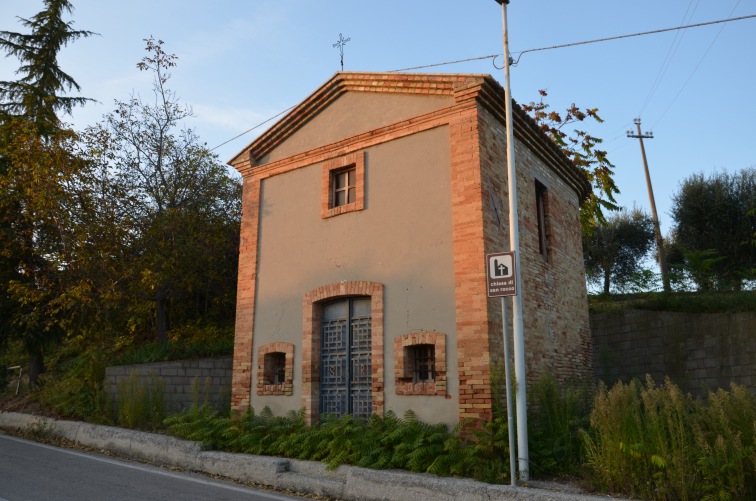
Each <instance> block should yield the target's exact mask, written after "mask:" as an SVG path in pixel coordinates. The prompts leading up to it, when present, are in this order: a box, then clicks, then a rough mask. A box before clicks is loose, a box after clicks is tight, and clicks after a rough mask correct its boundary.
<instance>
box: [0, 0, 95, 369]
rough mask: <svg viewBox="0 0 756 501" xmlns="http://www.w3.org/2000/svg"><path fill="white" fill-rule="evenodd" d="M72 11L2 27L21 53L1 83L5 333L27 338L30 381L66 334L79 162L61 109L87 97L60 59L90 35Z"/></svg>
mask: <svg viewBox="0 0 756 501" xmlns="http://www.w3.org/2000/svg"><path fill="white" fill-rule="evenodd" d="M71 10H72V7H71V4H70V3H69V2H68V1H67V0H46V1H45V9H44V10H42V11H41V12H39V13H38V14H37V15H35V16H34V17H32V18H31V19H21V23H22V24H23V25H24V26H26V27H28V28H30V29H31V33H29V34H21V33H15V32H8V31H3V32H0V48H2V49H3V50H4V51H5V52H6V55H7V56H10V55H13V56H16V57H17V58H18V59H19V61H20V67H19V69H18V70H17V74H20V75H21V78H20V79H19V80H18V81H2V82H0V265H2V272H0V296H1V297H2V299H1V300H0V308H2V311H0V317H2V320H0V336H2V339H8V338H9V337H16V338H18V339H20V340H21V341H22V344H23V345H24V347H25V348H26V351H27V352H28V355H29V361H30V372H29V376H30V381H31V382H32V383H34V382H35V381H36V379H37V376H38V375H39V374H41V373H42V372H43V371H44V368H45V367H44V353H45V349H46V348H47V347H48V346H49V345H50V344H52V343H54V342H55V341H56V340H58V339H59V338H60V337H61V335H62V332H63V328H62V324H61V322H60V319H61V318H62V315H63V312H62V311H61V310H60V308H59V306H57V305H56V301H57V299H58V298H59V293H60V285H61V283H62V279H63V277H64V276H65V273H66V269H67V267H68V264H69V263H70V259H69V256H68V255H67V251H68V249H69V247H68V243H69V242H70V238H69V235H70V226H69V225H68V216H69V214H70V213H69V212H68V211H67V206H68V205H70V204H69V203H68V202H67V196H68V192H67V191H66V186H67V183H69V182H70V181H71V179H73V177H75V176H76V175H77V173H76V171H77V169H78V168H79V167H80V165H81V163H80V162H79V161H78V159H76V158H74V157H73V156H72V155H71V154H70V152H71V151H72V149H71V147H72V143H73V141H75V135H74V134H73V133H72V132H71V131H68V130H64V129H62V128H61V122H60V120H59V118H58V115H57V113H58V112H60V111H63V112H70V111H71V110H72V108H73V106H75V105H77V104H82V103H84V102H85V101H86V99H85V98H81V97H67V96H64V95H63V93H64V92H65V91H67V90H71V89H72V88H74V89H76V90H78V89H79V87H78V85H77V84H76V82H75V81H74V80H73V78H72V77H71V76H69V75H68V74H66V73H64V72H63V71H62V70H61V68H60V67H59V66H58V62H57V54H58V52H59V51H60V49H61V48H62V47H65V46H66V45H67V44H68V43H70V42H72V41H74V40H76V39H78V38H80V37H84V36H89V35H90V34H91V33H90V32H86V31H76V30H73V29H71V26H72V23H66V22H64V21H63V20H62V16H63V15H64V14H65V13H70V12H71ZM2 339H0V342H2Z"/></svg>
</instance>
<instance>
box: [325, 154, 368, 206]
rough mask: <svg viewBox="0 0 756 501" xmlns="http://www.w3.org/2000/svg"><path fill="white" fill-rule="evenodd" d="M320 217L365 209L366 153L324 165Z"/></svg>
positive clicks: (337, 159) (340, 158)
mask: <svg viewBox="0 0 756 501" xmlns="http://www.w3.org/2000/svg"><path fill="white" fill-rule="evenodd" d="M322 194H323V195H322V199H321V202H320V216H321V217H322V218H323V219H326V218H329V217H333V216H338V215H339V214H345V213H347V212H354V211H361V210H363V209H364V208H365V152H364V151H361V152H359V153H351V154H349V155H344V156H342V157H339V158H336V159H333V160H330V161H328V162H326V163H325V164H323V191H322Z"/></svg>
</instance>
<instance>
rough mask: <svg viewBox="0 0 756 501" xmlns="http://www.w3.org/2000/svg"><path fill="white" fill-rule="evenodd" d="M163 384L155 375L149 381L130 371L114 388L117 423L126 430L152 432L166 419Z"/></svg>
mask: <svg viewBox="0 0 756 501" xmlns="http://www.w3.org/2000/svg"><path fill="white" fill-rule="evenodd" d="M164 390H165V382H164V381H163V380H162V379H160V378H158V377H157V376H155V375H152V376H150V379H149V381H147V380H145V379H144V378H141V377H139V376H138V375H137V374H136V373H135V372H134V371H131V374H129V377H128V379H124V380H122V381H119V383H118V386H117V388H116V402H117V408H118V411H117V415H118V423H119V424H120V425H122V426H124V427H126V428H135V429H140V430H154V429H158V428H160V427H162V424H163V420H164V419H165V417H166V408H165V397H164Z"/></svg>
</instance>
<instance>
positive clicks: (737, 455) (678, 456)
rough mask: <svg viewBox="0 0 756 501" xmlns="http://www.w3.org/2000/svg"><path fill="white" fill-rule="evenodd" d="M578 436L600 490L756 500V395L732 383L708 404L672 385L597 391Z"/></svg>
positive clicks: (650, 495) (633, 385) (665, 496)
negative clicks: (584, 427)
mask: <svg viewBox="0 0 756 501" xmlns="http://www.w3.org/2000/svg"><path fill="white" fill-rule="evenodd" d="M590 423H591V429H590V430H589V431H587V432H584V433H583V437H584V443H585V452H586V459H587V465H588V466H589V475H590V477H589V479H590V480H591V482H592V483H593V485H594V486H595V487H596V488H598V489H599V490H603V491H607V492H615V493H624V494H627V495H630V496H634V497H641V498H646V499H664V500H666V499H680V500H689V499H711V500H714V499H754V497H756V454H755V453H756V449H755V448H754V427H755V426H756V397H754V396H753V395H752V394H751V393H750V392H749V391H748V390H746V389H745V388H742V387H739V386H735V385H733V386H732V387H731V389H730V391H725V390H719V391H717V392H716V393H709V395H708V397H707V398H706V399H697V400H694V399H692V398H691V397H690V396H689V395H684V394H683V393H682V392H681V391H680V389H679V388H678V387H677V386H676V385H675V384H673V383H672V382H671V381H669V380H666V381H665V382H664V385H663V386H656V384H655V383H654V381H653V380H652V379H651V378H650V377H647V379H646V382H645V384H643V383H641V382H640V381H637V380H635V381H633V382H631V383H630V384H627V385H626V384H623V383H618V384H617V385H615V386H614V387H613V388H612V389H611V390H608V389H607V388H606V387H605V386H603V385H602V386H601V387H600V388H599V390H598V393H597V396H596V400H595V403H594V407H593V411H592V412H591V417H590Z"/></svg>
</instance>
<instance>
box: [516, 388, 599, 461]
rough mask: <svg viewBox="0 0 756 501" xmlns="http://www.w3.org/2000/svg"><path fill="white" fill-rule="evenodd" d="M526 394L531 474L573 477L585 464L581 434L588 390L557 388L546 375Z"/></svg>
mask: <svg viewBox="0 0 756 501" xmlns="http://www.w3.org/2000/svg"><path fill="white" fill-rule="evenodd" d="M529 394H530V409H529V412H528V414H529V418H528V420H529V422H530V426H529V427H528V431H529V437H528V438H529V441H528V442H529V445H528V447H529V449H530V462H531V468H532V470H533V473H535V474H538V473H545V474H547V475H576V474H577V473H578V472H579V471H580V467H581V466H582V464H583V462H584V453H583V446H582V441H581V438H580V432H581V430H582V429H585V428H587V426H588V413H589V409H590V398H591V392H590V388H589V386H588V385H587V384H584V383H574V384H567V385H560V384H559V383H558V382H557V380H556V378H554V376H553V375H552V374H551V373H546V374H544V375H543V376H541V377H540V378H539V379H538V380H537V381H536V382H535V383H534V384H533V385H532V387H531V388H530V389H529Z"/></svg>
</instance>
